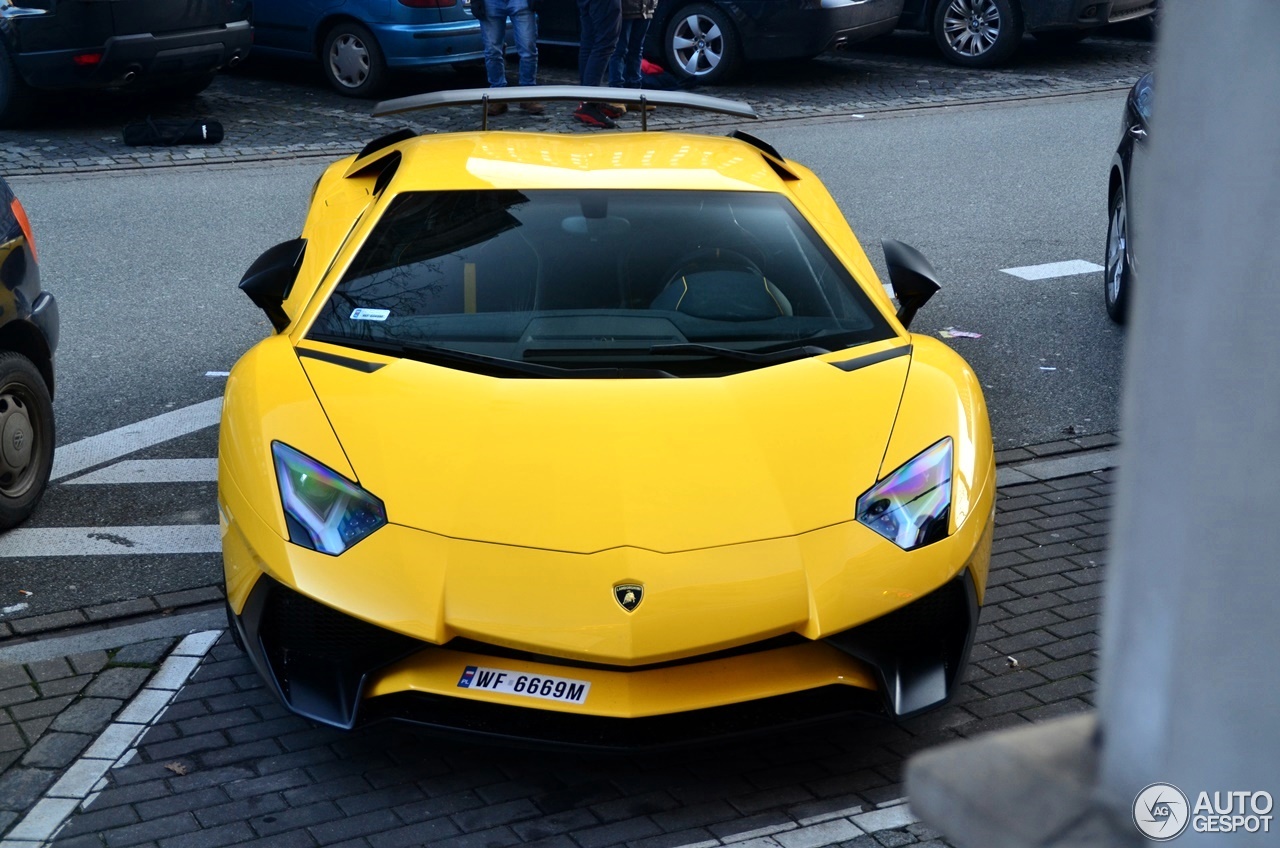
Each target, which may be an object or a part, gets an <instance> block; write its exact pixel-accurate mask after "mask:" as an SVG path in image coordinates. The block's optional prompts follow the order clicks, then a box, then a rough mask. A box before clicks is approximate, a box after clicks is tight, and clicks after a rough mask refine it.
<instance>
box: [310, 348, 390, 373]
mask: <svg viewBox="0 0 1280 848" xmlns="http://www.w3.org/2000/svg"><path fill="white" fill-rule="evenodd" d="M297 353H298V356H299V357H303V356H305V357H307V358H308V359H318V360H320V361H321V362H328V363H329V364H330V365H341V366H342V367H343V368H350V369H351V370H353V371H363V372H364V373H366V374H372V373H373V372H374V371H377V370H378V369H379V368H383V367H385V366H386V364H387V363H385V362H366V361H365V360H363V359H353V358H351V357H350V356H341V355H339V354H336V353H329V352H328V351H324V350H312V349H311V348H306V347H300V348H297Z"/></svg>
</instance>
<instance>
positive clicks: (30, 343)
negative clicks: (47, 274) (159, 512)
mask: <svg viewBox="0 0 1280 848" xmlns="http://www.w3.org/2000/svg"><path fill="white" fill-rule="evenodd" d="M57 346H58V304H57V302H56V301H54V299H53V295H51V294H49V293H48V292H42V291H41V290H40V269H39V267H38V266H37V265H36V245H35V241H34V239H33V238H32V236H31V223H30V222H29V221H28V220H27V213H26V212H25V211H24V210H23V208H22V204H21V203H19V202H18V198H17V197H15V196H14V194H13V192H12V191H11V190H10V189H9V184H8V183H6V182H5V181H4V179H3V178H0V530H8V529H9V528H10V527H13V526H14V525H16V524H18V523H20V522H21V521H23V520H24V519H25V518H26V517H27V516H28V515H30V514H31V511H32V510H33V509H35V507H36V504H37V503H39V501H40V496H41V495H43V494H44V490H45V487H46V486H47V485H49V472H50V471H51V470H52V468H53V443H54V433H53V351H54V349H55V348H56V347H57Z"/></svg>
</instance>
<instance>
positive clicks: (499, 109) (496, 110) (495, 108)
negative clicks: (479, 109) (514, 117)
mask: <svg viewBox="0 0 1280 848" xmlns="http://www.w3.org/2000/svg"><path fill="white" fill-rule="evenodd" d="M486 111H488V113H489V117H490V118H493V117H495V116H497V115H505V114H507V104H506V103H503V102H501V101H490V102H489V105H488V107H487V108H486Z"/></svg>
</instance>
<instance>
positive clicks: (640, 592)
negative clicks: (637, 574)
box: [613, 583, 644, 612]
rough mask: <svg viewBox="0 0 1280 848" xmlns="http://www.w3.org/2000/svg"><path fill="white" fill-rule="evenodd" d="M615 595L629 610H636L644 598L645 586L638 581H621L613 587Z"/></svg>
mask: <svg viewBox="0 0 1280 848" xmlns="http://www.w3.org/2000/svg"><path fill="white" fill-rule="evenodd" d="M613 597H614V599H615V600H616V601H617V602H618V605H619V606H620V607H622V608H623V609H624V610H626V611H627V612H635V609H636V607H638V606H640V602H641V601H642V600H644V587H643V586H641V585H640V584H638V583H619V584H618V585H617V586H614V587H613Z"/></svg>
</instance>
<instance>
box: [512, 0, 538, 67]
mask: <svg viewBox="0 0 1280 848" xmlns="http://www.w3.org/2000/svg"><path fill="white" fill-rule="evenodd" d="M511 10H512V11H511V29H512V31H513V32H514V33H515V38H516V52H517V53H519V54H520V84H521V85H537V84H538V17H537V15H535V14H534V13H533V10H532V9H530V8H529V2H528V0H515V2H514V3H512V4H511Z"/></svg>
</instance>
